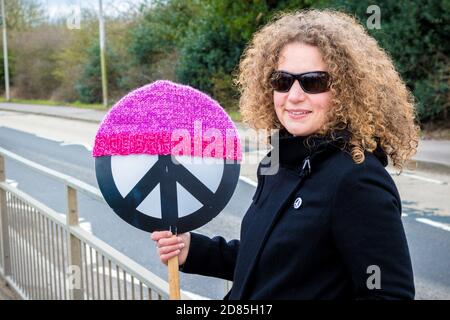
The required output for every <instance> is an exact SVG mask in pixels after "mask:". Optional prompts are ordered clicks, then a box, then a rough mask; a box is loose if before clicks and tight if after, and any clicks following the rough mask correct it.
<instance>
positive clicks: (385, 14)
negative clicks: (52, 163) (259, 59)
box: [0, 0, 450, 122]
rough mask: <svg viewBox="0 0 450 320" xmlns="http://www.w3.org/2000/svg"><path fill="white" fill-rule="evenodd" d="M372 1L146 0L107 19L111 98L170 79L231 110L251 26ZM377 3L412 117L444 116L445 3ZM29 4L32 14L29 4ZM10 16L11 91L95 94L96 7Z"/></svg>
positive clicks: (26, 0) (23, 0) (75, 96)
mask: <svg viewBox="0 0 450 320" xmlns="http://www.w3.org/2000/svg"><path fill="white" fill-rule="evenodd" d="M10 3H16V4H19V7H18V5H16V6H15V8H16V9H17V8H19V9H20V4H22V6H25V4H29V5H31V4H33V3H35V1H33V0H12V2H10ZM372 4H374V3H373V2H371V1H364V0H363V1H358V2H356V1H350V0H303V1H298V0H247V1H232V0H159V1H152V4H151V5H144V6H142V7H141V8H140V10H138V11H136V12H134V14H131V15H127V16H126V17H125V16H116V17H109V18H107V19H106V35H107V48H108V52H107V68H108V80H109V93H110V98H112V99H110V101H114V100H115V99H117V98H119V97H121V96H122V95H124V94H125V93H126V92H127V91H129V90H131V89H133V88H136V87H138V86H141V85H144V84H146V83H149V82H151V81H154V80H156V79H168V80H173V81H177V82H182V83H185V84H189V85H192V86H194V87H197V88H198V89H200V90H203V91H205V92H207V93H209V94H211V95H212V96H213V97H214V98H215V99H217V100H218V101H219V102H220V103H221V105H222V106H224V107H225V108H227V109H229V110H237V99H238V93H237V91H236V88H235V87H234V86H233V83H232V77H233V72H235V71H236V67H237V65H238V63H239V58H240V56H241V54H242V51H243V49H244V47H245V46H246V44H247V43H248V41H249V40H250V38H251V36H252V34H253V33H254V32H255V31H256V30H257V29H258V28H259V27H260V26H262V25H264V24H265V23H266V22H267V21H268V20H269V19H270V18H271V16H272V15H273V14H274V13H276V12H278V11H280V10H298V9H301V8H307V7H327V8H330V7H331V8H337V9H340V10H344V11H346V12H349V13H351V14H355V15H356V16H357V17H359V19H360V20H361V21H362V22H363V23H365V22H366V20H367V18H368V14H366V9H367V7H368V6H369V5H372ZM375 4H377V5H378V6H379V7H380V9H381V30H377V29H373V30H369V33H370V34H372V35H373V36H374V37H375V38H376V39H377V40H378V42H379V44H380V45H381V46H382V47H383V48H384V49H385V50H386V51H387V52H389V53H390V55H391V56H392V57H393V60H394V62H395V64H396V67H397V69H398V70H399V72H400V73H401V75H402V77H403V79H404V80H405V82H406V83H407V85H408V86H409V87H410V88H411V90H412V92H413V93H414V95H415V97H416V98H417V102H418V103H417V108H418V112H419V116H420V119H421V120H422V121H423V122H426V121H435V120H439V119H444V118H445V119H448V118H447V117H448V109H450V106H449V103H450V97H449V67H448V66H449V65H450V64H449V58H448V55H449V49H450V48H449V46H450V44H449V42H448V40H447V37H448V34H450V24H449V23H448V22H449V21H450V2H448V1H444V0H429V1H424V0H414V1H388V0H380V1H377V2H376V3H375ZM29 8H31V9H27V10H28V11H29V12H37V13H35V14H34V16H36V17H39V14H38V13H39V8H38V7H35V4H33V6H31V7H30V6H29ZM27 10H22V11H20V10H19V11H17V10H15V11H17V12H28V11H27ZM10 11H11V12H9V13H10V14H14V12H15V11H14V10H12V9H10ZM128 17H134V18H133V19H131V18H128ZM11 21H19V22H20V21H22V22H21V23H19V22H17V23H15V24H17V25H20V26H21V27H20V28H18V29H17V30H13V31H12V32H11V33H10V34H11V35H10V37H11V38H12V41H11V46H10V49H11V50H10V51H11V56H12V57H14V59H10V61H11V63H10V68H11V72H12V73H13V77H12V81H13V85H14V87H15V88H14V89H15V91H14V92H16V93H17V94H18V95H19V96H18V97H19V98H20V97H21V98H34V99H39V98H41V99H47V98H49V97H50V98H52V99H55V100H64V101H67V102H70V101H75V100H80V101H84V102H98V101H101V82H100V77H101V74H100V58H99V56H98V40H97V39H98V21H97V17H96V13H95V12H94V11H90V12H89V11H84V12H83V17H82V20H81V30H68V29H67V28H66V26H65V21H64V23H60V24H58V23H52V24H51V25H44V24H43V23H41V24H38V25H37V24H36V22H27V21H39V19H37V18H33V19H32V20H30V19H28V20H27V19H25V20H24V19H22V20H20V19H18V18H17V19H15V20H14V19H11ZM24 21H25V22H24ZM18 30H20V31H18ZM2 73H3V70H1V71H0V77H1V74H2Z"/></svg>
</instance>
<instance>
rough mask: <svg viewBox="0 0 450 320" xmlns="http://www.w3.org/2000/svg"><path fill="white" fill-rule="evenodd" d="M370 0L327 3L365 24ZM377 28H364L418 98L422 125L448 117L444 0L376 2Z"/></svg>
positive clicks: (449, 13) (447, 6)
mask: <svg viewBox="0 0 450 320" xmlns="http://www.w3.org/2000/svg"><path fill="white" fill-rule="evenodd" d="M371 4H374V3H373V1H358V2H355V1H348V0H337V1H331V2H330V4H329V5H331V6H332V7H335V8H339V9H343V10H344V11H346V12H349V13H352V14H355V15H356V16H357V17H359V19H360V20H361V21H362V22H363V23H364V22H365V21H366V20H367V17H368V16H369V15H368V14H366V9H367V7H368V6H369V5H371ZM376 4H377V5H378V6H379V7H380V9H381V29H379V30H377V29H373V30H368V31H369V33H370V34H371V35H372V36H373V37H375V38H376V39H377V40H378V42H379V44H380V45H381V46H382V47H383V48H384V49H385V50H386V51H387V52H389V53H390V55H391V56H392V58H393V60H394V62H395V64H396V67H397V69H398V70H399V72H400V74H401V76H402V78H403V79H404V80H405V82H406V83H407V85H408V86H409V88H410V89H411V91H412V92H413V94H414V96H415V97H416V99H417V111H418V115H419V118H420V120H421V121H422V122H426V121H431V120H437V119H439V118H441V119H443V118H446V119H445V120H447V119H448V118H447V117H448V110H449V109H450V82H449V77H450V68H449V62H450V61H449V53H450V42H449V41H448V35H449V34H450V23H449V22H450V2H448V1H445V0H430V1H423V0H414V1H389V0H382V1H377V2H376Z"/></svg>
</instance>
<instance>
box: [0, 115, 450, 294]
mask: <svg viewBox="0 0 450 320" xmlns="http://www.w3.org/2000/svg"><path fill="white" fill-rule="evenodd" d="M97 127H98V125H97V124H95V123H87V122H82V121H74V120H67V119H58V118H52V117H45V116H39V115H27V114H18V113H13V112H5V111H0V147H2V148H5V149H7V150H9V151H11V152H14V153H16V154H18V155H20V156H22V157H25V158H27V159H29V160H31V161H34V162H37V163H39V164H42V165H44V166H47V167H49V168H52V169H54V170H57V171H60V172H63V173H65V174H68V175H71V176H74V177H76V178H77V179H80V180H82V181H84V182H86V183H88V184H91V185H93V186H95V187H98V186H97V182H96V179H95V172H94V159H93V158H92V156H91V149H92V142H93V137H94V135H95V132H96V130H97ZM6 166H7V178H8V182H9V183H10V184H12V185H15V186H17V187H18V188H19V189H21V190H23V191H25V192H26V193H28V194H30V195H31V196H33V197H34V198H36V199H37V200H39V201H41V202H43V203H45V204H46V205H47V206H49V207H51V208H52V209H54V210H56V211H58V212H61V213H64V212H65V190H64V188H63V186H62V185H61V184H59V183H57V182H55V181H53V180H51V179H49V178H47V177H43V176H40V175H38V174H36V173H35V172H32V171H30V170H29V169H27V168H26V167H24V166H22V165H20V164H18V163H15V162H13V161H7V162H6ZM247 170H248V168H247ZM389 171H390V172H391V175H392V177H393V179H394V181H395V182H396V184H397V186H398V189H399V191H400V194H401V197H402V206H403V223H404V226H405V231H406V234H407V238H408V243H409V246H410V251H411V256H412V260H413V268H414V274H415V283H416V298H417V299H450V176H448V175H445V174H442V173H434V172H426V171H423V172H422V171H421V172H413V171H409V170H405V172H404V173H403V174H402V175H400V176H397V175H396V174H395V173H394V171H393V169H392V168H390V169H389ZM247 176H248V178H250V179H253V178H254V174H248V175H247ZM253 192H254V186H253V185H250V184H248V183H246V182H243V181H240V182H239V184H238V187H237V189H236V192H235V194H234V196H233V198H232V199H231V201H230V203H229V204H228V205H227V207H226V208H225V210H224V212H223V213H221V214H220V215H219V216H218V217H217V218H216V219H214V220H213V221H212V222H210V223H209V224H207V225H206V226H204V227H202V228H201V229H199V230H198V231H199V232H201V233H204V234H206V235H209V236H213V235H217V234H220V235H223V236H225V238H227V239H231V238H237V237H238V235H239V226H240V221H241V218H242V216H243V214H244V213H245V211H246V209H247V208H248V206H249V205H250V199H251V195H252V194H253ZM79 203H80V216H81V223H82V227H83V228H85V229H87V230H88V231H90V232H92V233H93V234H94V235H95V236H97V237H99V238H100V239H102V240H103V241H105V242H107V243H108V244H110V245H111V246H113V247H114V248H116V249H117V250H119V251H121V252H123V253H124V254H126V255H127V256H129V257H131V258H132V259H134V260H135V261H137V262H138V263H140V264H142V265H143V266H145V267H147V268H148V269H149V270H151V271H152V272H154V273H155V274H157V275H158V276H160V277H162V278H166V273H167V268H166V267H165V266H163V265H162V264H161V263H160V262H159V259H158V257H157V255H156V250H155V248H154V244H153V243H152V241H151V240H150V239H149V234H147V233H145V232H142V231H140V230H138V229H135V228H133V227H131V226H129V225H128V224H126V223H125V222H123V221H122V220H121V219H120V218H118V217H117V216H116V215H115V214H114V213H113V212H112V211H111V209H110V208H109V207H108V206H107V205H106V204H103V203H99V202H97V201H94V200H92V199H89V198H87V197H84V196H82V195H80V198H79ZM181 286H182V289H183V290H186V291H189V292H192V293H194V294H197V295H200V296H203V297H208V298H222V297H223V295H224V294H225V282H224V281H222V280H218V279H213V278H207V279H206V278H205V277H201V276H196V275H186V274H181Z"/></svg>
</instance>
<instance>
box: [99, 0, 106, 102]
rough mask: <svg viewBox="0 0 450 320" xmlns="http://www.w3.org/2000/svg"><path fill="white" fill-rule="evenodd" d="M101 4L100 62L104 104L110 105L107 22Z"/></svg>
mask: <svg viewBox="0 0 450 320" xmlns="http://www.w3.org/2000/svg"><path fill="white" fill-rule="evenodd" d="M98 6H99V15H98V20H99V29H100V32H99V33H100V64H101V69H102V92H103V106H104V107H107V106H108V76H107V74H106V57H105V22H104V20H103V7H102V0H98Z"/></svg>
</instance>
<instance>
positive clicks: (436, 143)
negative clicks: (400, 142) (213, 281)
mask: <svg viewBox="0 0 450 320" xmlns="http://www.w3.org/2000/svg"><path fill="white" fill-rule="evenodd" d="M0 110H3V111H13V112H21V113H28V114H37V115H44V116H50V117H58V118H64V119H71V120H79V121H86V122H91V123H100V122H101V121H102V120H103V118H104V116H105V115H106V113H107V111H105V110H93V109H83V108H76V107H66V106H46V105H31V104H20V103H6V102H5V103H0ZM236 127H237V128H238V130H239V131H241V130H246V129H248V127H247V126H246V125H245V124H243V123H240V122H236ZM412 160H413V161H412V164H411V167H416V168H417V169H423V170H427V171H428V170H430V171H437V172H440V173H446V174H450V141H449V140H420V142H419V148H418V151H417V154H416V155H415V156H414V157H413V159H412ZM244 170H245V168H244Z"/></svg>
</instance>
